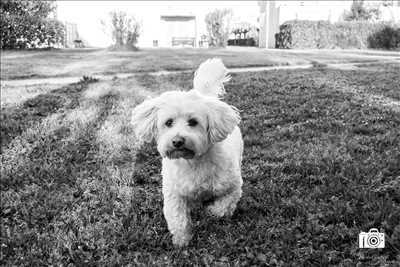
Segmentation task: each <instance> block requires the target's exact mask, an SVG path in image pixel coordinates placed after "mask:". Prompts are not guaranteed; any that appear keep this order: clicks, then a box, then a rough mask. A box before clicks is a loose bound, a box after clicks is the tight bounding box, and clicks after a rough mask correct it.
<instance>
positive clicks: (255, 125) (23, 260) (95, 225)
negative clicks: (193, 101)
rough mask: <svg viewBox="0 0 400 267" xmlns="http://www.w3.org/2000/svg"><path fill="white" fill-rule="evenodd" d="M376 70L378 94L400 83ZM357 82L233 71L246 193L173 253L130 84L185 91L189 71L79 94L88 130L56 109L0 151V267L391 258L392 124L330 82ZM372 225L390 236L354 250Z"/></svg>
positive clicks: (395, 204)
mask: <svg viewBox="0 0 400 267" xmlns="http://www.w3.org/2000/svg"><path fill="white" fill-rule="evenodd" d="M383 71H384V72H385V73H386V74H383V73H378V74H377V75H376V77H377V79H382V86H386V84H388V83H389V80H390V79H389V78H388V79H387V80H386V79H385V78H384V77H385V75H389V76H390V77H392V78H391V79H392V83H397V84H398V83H399V82H400V81H399V78H398V77H397V76H395V75H394V73H395V72H396V70H395V69H392V68H391V67H388V68H386V69H384V70H383ZM355 74H357V75H361V76H362V75H366V74H365V73H364V72H347V71H340V70H330V69H325V68H314V69H309V70H301V71H298V70H291V71H270V72H260V73H241V74H233V75H232V80H231V81H230V82H229V83H228V84H227V85H226V90H227V92H228V94H227V95H226V101H227V102H229V103H230V104H233V105H235V106H237V107H238V108H239V109H240V110H241V115H242V123H241V125H240V126H241V129H242V132H243V138H244V142H245V151H244V162H243V170H242V173H243V179H244V187H243V197H242V199H241V200H240V202H239V205H238V208H237V210H236V211H235V213H234V215H233V217H232V218H230V219H221V220H215V219H212V218H209V217H207V216H205V214H204V213H203V212H202V211H198V210H196V211H194V214H193V218H194V223H195V232H194V239H193V241H192V243H191V244H190V246H189V247H188V248H185V249H175V248H173V246H172V244H171V237H170V234H169V233H168V230H167V227H166V223H165V221H164V218H163V215H162V195H161V177H160V173H159V172H160V161H159V156H158V155H157V152H156V150H155V145H154V144H147V145H144V146H140V144H138V143H137V142H136V141H135V140H134V139H131V138H132V137H131V134H132V129H131V128H130V126H129V123H128V120H129V114H127V113H129V111H128V110H130V109H131V108H132V107H133V106H134V105H136V104H137V103H139V102H140V101H142V100H143V98H144V97H145V95H142V94H139V95H138V94H135V93H131V92H130V91H131V90H135V89H137V88H141V85H145V86H148V87H150V88H151V90H152V91H153V93H154V92H156V91H162V90H164V89H165V88H172V87H173V86H175V87H182V88H183V89H189V88H190V87H191V85H192V77H191V76H190V75H182V76H179V75H178V76H159V77H151V78H150V77H149V76H143V77H142V78H141V80H139V81H138V82H137V84H135V83H130V84H129V86H128V85H127V86H126V89H125V90H123V84H118V82H116V83H115V84H112V88H120V89H116V90H111V91H106V90H103V91H102V92H103V93H101V94H95V93H94V92H91V93H88V94H87V95H86V94H85V95H86V96H87V97H86V98H85V97H84V99H88V100H87V101H89V102H87V104H83V103H82V102H80V104H79V108H82V110H81V112H82V113H77V114H84V113H87V112H85V110H91V109H92V108H93V110H94V111H93V114H95V115H93V116H89V117H88V118H87V119H85V120H84V121H83V122H79V121H78V118H79V117H80V116H76V115H70V116H69V115H67V114H66V115H65V116H59V117H57V116H55V115H52V116H53V117H52V116H50V117H51V118H52V119H51V120H52V121H53V123H51V124H45V125H42V127H37V128H35V129H33V130H32V132H30V131H24V132H23V133H22V135H21V137H16V138H15V140H14V141H13V142H12V147H10V148H8V150H7V153H5V154H4V155H7V158H8V160H3V161H2V163H3V164H2V173H1V174H2V175H1V177H2V178H1V179H2V180H1V183H2V188H1V190H2V192H1V197H2V199H1V200H2V201H1V215H2V221H1V224H2V225H1V242H2V247H3V248H2V251H3V252H2V253H3V254H2V256H1V259H0V263H1V264H4V265H27V264H30V265H33V264H37V265H48V264H53V265H61V264H63V265H67V264H72V265H88V266H97V265H106V266H109V265H128V264H132V265H155V266H161V265H177V266H181V265H186V264H190V265H211V266H216V265H221V266H224V265H256V266H259V265H270V266H287V265H289V266H328V265H333V266H338V265H343V266H346V265H347V266H355V265H357V264H358V265H361V266H371V265H374V266H382V265H390V264H392V265H393V264H396V263H397V262H398V261H399V260H400V258H399V256H398V255H399V251H400V248H399V246H398V244H399V243H400V228H399V226H398V222H399V220H400V195H399V190H398V188H399V186H400V184H399V177H400V167H399V165H398V162H399V161H400V147H399V143H400V133H399V131H398V129H399V128H400V117H399V114H398V113H396V112H393V111H392V110H390V109H387V108H380V107H379V106H371V105H366V103H365V102H364V101H363V99H362V98H355V97H354V94H353V93H349V92H345V91H343V90H341V89H340V88H339V87H338V86H337V83H336V82H337V81H340V82H341V83H342V84H347V85H350V84H351V85H352V86H354V87H356V88H358V89H360V90H361V89H362V90H371V93H372V92H376V91H375V89H372V88H369V87H368V86H369V82H366V81H365V80H363V79H358V78H354V75H355ZM326 77H330V78H329V79H326ZM331 78H332V79H331ZM165 84H170V85H168V86H166V87H165ZM163 85H164V86H163ZM377 85H378V82H377ZM118 86H119V87H118ZM89 89H90V88H89ZM376 90H383V89H382V88H380V87H378V88H376ZM129 100H131V101H132V102H130V101H129ZM80 101H83V100H80ZM85 101H86V100H85ZM86 105H87V106H86ZM90 107H92V108H90ZM50 117H47V118H46V119H45V120H44V121H42V123H45V122H46V121H48V120H50ZM67 118H69V119H67ZM112 122H114V123H112ZM47 125H53V127H48V126H47ZM43 127H48V128H49V129H50V130H40V129H43ZM113 136H114V138H113ZM121 140H122V141H121ZM17 141H18V142H17ZM138 147H139V149H138V150H137V148H138ZM12 151H14V152H12ZM13 153H14V154H13ZM35 155H40V157H39V158H36V156H35ZM132 165H133V166H132ZM373 227H375V228H378V229H379V230H380V231H382V232H384V233H385V235H386V248H385V249H382V250H362V249H359V248H358V240H357V237H358V234H359V233H360V232H361V231H368V230H369V229H370V228H373Z"/></svg>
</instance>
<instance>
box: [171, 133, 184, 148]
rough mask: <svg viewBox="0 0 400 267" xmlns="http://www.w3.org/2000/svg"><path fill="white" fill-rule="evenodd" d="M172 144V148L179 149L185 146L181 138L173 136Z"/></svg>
mask: <svg viewBox="0 0 400 267" xmlns="http://www.w3.org/2000/svg"><path fill="white" fill-rule="evenodd" d="M172 144H173V145H174V147H176V148H180V147H181V146H183V145H184V144H185V138H183V137H181V136H175V137H174V138H172Z"/></svg>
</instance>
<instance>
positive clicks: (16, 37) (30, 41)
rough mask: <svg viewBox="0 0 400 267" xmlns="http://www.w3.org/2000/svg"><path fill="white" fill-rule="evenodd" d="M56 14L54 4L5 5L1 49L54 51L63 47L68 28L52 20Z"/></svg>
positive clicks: (11, 0) (0, 12)
mask: <svg viewBox="0 0 400 267" xmlns="http://www.w3.org/2000/svg"><path fill="white" fill-rule="evenodd" d="M53 11H54V4H53V1H42V0H40V1H16V0H5V1H1V4H0V17H1V19H0V29H1V41H0V45H1V49H24V48H37V47H52V46H54V45H57V44H61V43H62V42H63V37H64V25H63V24H62V23H61V22H60V21H58V20H56V19H51V18H49V15H50V14H51V13H52V12H53Z"/></svg>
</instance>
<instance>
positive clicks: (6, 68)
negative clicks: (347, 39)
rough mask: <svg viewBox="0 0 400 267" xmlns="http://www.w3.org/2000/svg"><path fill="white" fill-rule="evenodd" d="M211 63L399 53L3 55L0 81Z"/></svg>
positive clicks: (394, 55) (366, 58)
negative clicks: (218, 60) (209, 60)
mask: <svg viewBox="0 0 400 267" xmlns="http://www.w3.org/2000/svg"><path fill="white" fill-rule="evenodd" d="M210 57H220V58H222V59H223V61H224V63H225V64H226V65H227V66H228V67H246V66H275V65H295V64H307V63H315V62H316V63H320V64H323V63H327V62H336V63H341V62H350V61H351V62H370V61H371V62H372V61H376V60H393V59H400V55H399V53H398V52H383V51H373V50H371V51H359V50H305V51H304V50H303V51H302V50H278V49H273V50H266V49H258V48H244V47H234V48H228V49H142V50H140V51H138V52H126V51H124V52H113V51H107V50H101V49H60V50H50V51H25V52H21V51H2V54H1V79H2V80H7V79H26V78H44V77H66V76H82V75H94V74H115V73H131V72H142V71H160V70H187V69H196V68H197V67H198V65H199V64H200V63H201V62H203V61H204V60H206V59H208V58H210Z"/></svg>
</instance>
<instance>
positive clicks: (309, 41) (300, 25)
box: [275, 20, 400, 49]
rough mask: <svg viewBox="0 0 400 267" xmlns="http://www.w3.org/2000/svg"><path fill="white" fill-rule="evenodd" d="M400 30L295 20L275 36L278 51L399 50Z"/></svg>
mask: <svg viewBox="0 0 400 267" xmlns="http://www.w3.org/2000/svg"><path fill="white" fill-rule="evenodd" d="M399 29H400V28H399V27H398V26H396V25H390V24H385V23H370V22H366V21H352V22H338V23H335V24H331V23H329V22H328V21H307V20H293V21H288V22H285V23H283V24H282V25H281V26H280V31H279V33H277V34H276V35H275V40H276V47H277V48H358V49H364V48H385V49H395V48H398V47H399V45H398V43H399V42H400V34H399Z"/></svg>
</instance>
